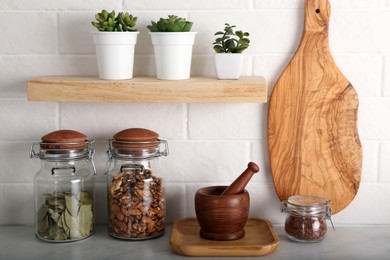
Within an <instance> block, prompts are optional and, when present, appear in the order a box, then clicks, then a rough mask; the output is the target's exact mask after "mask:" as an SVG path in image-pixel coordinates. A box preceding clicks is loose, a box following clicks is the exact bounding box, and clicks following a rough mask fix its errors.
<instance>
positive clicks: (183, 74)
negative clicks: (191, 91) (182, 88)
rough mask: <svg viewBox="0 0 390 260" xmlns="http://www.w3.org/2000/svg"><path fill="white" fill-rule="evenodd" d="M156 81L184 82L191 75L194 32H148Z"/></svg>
mask: <svg viewBox="0 0 390 260" xmlns="http://www.w3.org/2000/svg"><path fill="white" fill-rule="evenodd" d="M149 34H150V36H151V38H152V43H153V47H154V56H155V62H156V71H157V78H158V79H165V80H184V79H189V78H190V74H191V60H192V46H193V44H194V42H195V35H196V32H149Z"/></svg>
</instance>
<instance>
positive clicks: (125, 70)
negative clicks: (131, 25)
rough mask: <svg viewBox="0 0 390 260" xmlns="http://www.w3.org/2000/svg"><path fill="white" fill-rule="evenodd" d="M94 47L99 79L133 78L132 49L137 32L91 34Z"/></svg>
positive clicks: (135, 41)
mask: <svg viewBox="0 0 390 260" xmlns="http://www.w3.org/2000/svg"><path fill="white" fill-rule="evenodd" d="M91 33H92V36H93V42H94V43H95V46H96V57H97V62H98V69H99V78H101V79H108V80H120V79H131V78H133V66H134V48H135V44H136V43H137V36H138V33H139V32H91Z"/></svg>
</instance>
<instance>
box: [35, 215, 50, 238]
mask: <svg viewBox="0 0 390 260" xmlns="http://www.w3.org/2000/svg"><path fill="white" fill-rule="evenodd" d="M47 218H48V216H47V215H45V217H44V218H43V219H41V220H39V221H38V223H37V224H38V225H37V229H38V233H39V234H44V233H46V231H47V229H48V228H49V222H48V219H47Z"/></svg>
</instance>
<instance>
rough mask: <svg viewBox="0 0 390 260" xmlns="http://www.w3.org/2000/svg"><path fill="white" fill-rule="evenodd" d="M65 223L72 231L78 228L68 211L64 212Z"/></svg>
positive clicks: (75, 220)
mask: <svg viewBox="0 0 390 260" xmlns="http://www.w3.org/2000/svg"><path fill="white" fill-rule="evenodd" d="M65 223H66V226H67V227H68V228H69V229H73V228H74V227H77V226H78V223H77V219H76V218H75V217H73V216H72V215H71V214H70V213H69V211H68V210H65Z"/></svg>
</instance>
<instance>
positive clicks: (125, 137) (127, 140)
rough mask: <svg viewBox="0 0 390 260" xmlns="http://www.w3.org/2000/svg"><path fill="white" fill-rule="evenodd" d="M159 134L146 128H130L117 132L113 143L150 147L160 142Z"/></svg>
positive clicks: (115, 144)
mask: <svg viewBox="0 0 390 260" xmlns="http://www.w3.org/2000/svg"><path fill="white" fill-rule="evenodd" d="M158 137H159V135H158V134H157V133H156V132H153V131H151V130H148V129H144V128H129V129H125V130H122V131H120V132H118V133H116V134H115V135H114V136H113V138H114V140H113V142H112V145H113V146H116V147H124V148H149V147H156V146H158V145H159V144H160V141H159V140H158Z"/></svg>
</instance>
